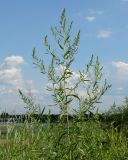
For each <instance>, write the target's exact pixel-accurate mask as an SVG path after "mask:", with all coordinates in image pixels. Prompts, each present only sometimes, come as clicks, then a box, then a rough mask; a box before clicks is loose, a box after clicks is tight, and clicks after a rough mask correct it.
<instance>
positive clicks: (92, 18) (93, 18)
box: [85, 16, 96, 22]
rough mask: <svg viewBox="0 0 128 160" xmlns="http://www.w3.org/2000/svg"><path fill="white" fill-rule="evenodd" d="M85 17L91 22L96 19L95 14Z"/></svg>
mask: <svg viewBox="0 0 128 160" xmlns="http://www.w3.org/2000/svg"><path fill="white" fill-rule="evenodd" d="M85 19H86V20H87V21H88V22H92V21H94V20H95V19H96V17H95V16H86V17H85Z"/></svg>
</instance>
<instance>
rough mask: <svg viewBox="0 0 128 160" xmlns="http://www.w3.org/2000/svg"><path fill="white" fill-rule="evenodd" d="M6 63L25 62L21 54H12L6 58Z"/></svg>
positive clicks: (17, 63) (16, 63)
mask: <svg viewBox="0 0 128 160" xmlns="http://www.w3.org/2000/svg"><path fill="white" fill-rule="evenodd" d="M4 61H5V64H6V65H10V66H16V65H19V64H23V63H24V59H23V57H21V56H10V57H6V58H5V60H4Z"/></svg>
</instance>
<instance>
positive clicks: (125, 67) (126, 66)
mask: <svg viewBox="0 0 128 160" xmlns="http://www.w3.org/2000/svg"><path fill="white" fill-rule="evenodd" d="M112 65H113V66H114V67H116V68H117V69H118V70H121V71H122V72H128V63H125V62H121V61H118V62H112Z"/></svg>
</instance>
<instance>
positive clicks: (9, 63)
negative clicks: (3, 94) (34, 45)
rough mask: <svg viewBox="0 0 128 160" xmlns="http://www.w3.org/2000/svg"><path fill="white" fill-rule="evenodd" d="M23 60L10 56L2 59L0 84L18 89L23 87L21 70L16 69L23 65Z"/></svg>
mask: <svg viewBox="0 0 128 160" xmlns="http://www.w3.org/2000/svg"><path fill="white" fill-rule="evenodd" d="M23 63H24V59H23V57H21V56H10V57H6V58H5V59H4V62H3V64H2V65H0V83H1V84H3V85H4V86H6V88H7V86H8V87H9V88H10V87H13V89H18V88H22V87H23V76H22V70H21V68H19V67H18V65H19V64H23Z"/></svg>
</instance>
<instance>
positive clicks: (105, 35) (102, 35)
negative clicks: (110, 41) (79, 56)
mask: <svg viewBox="0 0 128 160" xmlns="http://www.w3.org/2000/svg"><path fill="white" fill-rule="evenodd" d="M111 34H112V32H111V31H110V30H100V31H98V33H97V38H104V39H106V38H109V37H110V36H111Z"/></svg>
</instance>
